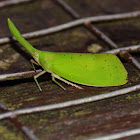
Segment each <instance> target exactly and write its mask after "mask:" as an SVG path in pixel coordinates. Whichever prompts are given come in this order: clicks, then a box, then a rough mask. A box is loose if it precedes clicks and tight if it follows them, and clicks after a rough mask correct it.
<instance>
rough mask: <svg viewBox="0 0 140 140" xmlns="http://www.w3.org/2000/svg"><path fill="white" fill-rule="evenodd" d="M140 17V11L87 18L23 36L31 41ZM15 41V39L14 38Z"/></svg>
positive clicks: (2, 42)
mask: <svg viewBox="0 0 140 140" xmlns="http://www.w3.org/2000/svg"><path fill="white" fill-rule="evenodd" d="M136 17H140V11H135V12H129V13H122V14H112V15H103V16H94V17H86V18H81V19H77V20H74V21H71V22H68V23H65V24H61V25H58V26H55V27H50V28H47V29H42V30H38V31H34V32H30V33H25V34H22V36H23V37H24V38H25V39H30V38H34V37H39V36H43V35H47V34H52V33H56V32H59V31H62V30H66V29H69V28H72V27H76V26H79V25H83V24H84V23H89V22H101V21H111V20H120V19H129V18H136ZM13 39H14V40H15V38H13ZM10 41H11V39H10V38H9V37H4V38H1V39H0V44H4V43H10Z"/></svg>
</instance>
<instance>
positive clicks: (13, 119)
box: [0, 101, 38, 140]
mask: <svg viewBox="0 0 140 140" xmlns="http://www.w3.org/2000/svg"><path fill="white" fill-rule="evenodd" d="M0 110H1V111H2V112H8V111H9V110H8V108H7V107H6V106H5V105H4V104H3V103H2V102H1V101H0ZM10 120H11V122H12V123H14V124H15V126H16V127H17V128H19V129H20V130H21V132H23V133H24V134H25V135H26V137H27V138H28V139H29V140H38V138H37V137H36V136H35V135H34V134H33V133H32V132H31V131H30V129H29V128H28V127H26V126H25V125H23V124H22V123H21V122H20V121H18V119H17V118H16V117H10Z"/></svg>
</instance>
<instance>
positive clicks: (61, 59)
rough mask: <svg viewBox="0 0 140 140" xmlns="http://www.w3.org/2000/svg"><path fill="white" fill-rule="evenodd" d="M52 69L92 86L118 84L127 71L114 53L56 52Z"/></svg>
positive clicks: (124, 78) (68, 77)
mask: <svg viewBox="0 0 140 140" xmlns="http://www.w3.org/2000/svg"><path fill="white" fill-rule="evenodd" d="M53 60H54V62H52V64H51V67H50V70H51V71H52V72H53V73H55V74H57V75H59V76H61V77H63V78H65V79H67V80H70V81H73V82H76V83H80V84H84V85H91V86H118V85H123V84H125V83H126V82H127V72H126V70H125V68H124V66H123V65H122V63H121V61H120V60H119V59H118V58H117V57H116V56H115V55H112V54H94V55H92V54H85V53H55V55H54V58H53Z"/></svg>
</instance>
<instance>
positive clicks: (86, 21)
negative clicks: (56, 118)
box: [0, 0, 140, 140]
mask: <svg viewBox="0 0 140 140" xmlns="http://www.w3.org/2000/svg"><path fill="white" fill-rule="evenodd" d="M28 1H30V0H28ZM9 2H10V3H9ZM9 2H8V1H4V2H1V3H0V7H4V6H7V5H11V4H15V3H16V4H18V2H19V3H20V2H27V1H25V0H22V1H14V0H12V1H9ZM53 2H54V4H57V5H59V6H60V7H61V8H62V9H63V10H64V12H66V13H68V14H69V15H70V16H71V17H72V18H74V19H75V20H74V21H71V22H68V23H65V24H62V25H58V26H54V27H50V28H47V29H42V30H39V31H35V32H30V33H26V34H23V37H25V38H26V39H29V38H34V37H40V36H44V35H47V34H54V33H56V32H61V31H63V30H67V29H70V28H72V27H75V28H77V26H79V25H83V26H84V27H85V29H87V30H89V31H90V32H91V33H93V34H94V35H96V36H98V37H99V38H100V39H101V40H103V41H104V42H105V43H106V44H107V45H108V46H109V47H110V48H111V49H113V50H110V51H106V52H108V53H113V54H119V56H120V57H122V58H123V59H125V60H126V61H128V62H129V63H131V64H132V65H133V66H134V67H135V68H136V69H137V70H138V71H140V64H139V62H138V61H137V60H136V59H135V58H134V57H133V56H132V55H130V53H134V52H139V51H140V45H133V46H128V47H123V48H119V47H118V45H117V44H116V43H115V42H113V41H112V40H111V39H110V38H109V37H107V36H106V35H105V34H104V33H103V32H102V31H100V30H99V29H98V28H97V27H95V26H94V24H93V23H95V22H96V23H97V22H102V21H112V20H121V19H127V18H136V17H140V11H135V12H130V13H122V14H114V15H105V16H94V17H88V18H81V16H80V15H79V14H78V13H77V12H76V11H75V10H74V9H73V8H72V7H70V5H68V4H67V3H66V2H65V1H63V0H54V1H53ZM7 3H8V4H7ZM13 40H14V38H13ZM10 42H11V39H10V38H9V37H5V38H1V39H0V43H1V44H5V43H10ZM40 71H41V70H38V71H36V72H34V71H26V72H19V73H12V74H10V73H9V74H2V75H0V80H10V79H19V78H25V77H31V76H33V75H35V74H37V73H38V72H40ZM139 90H140V84H139V82H136V84H135V85H132V86H131V85H130V86H128V87H124V88H122V89H117V90H115V91H111V92H107V93H103V94H99V95H98V94H97V93H96V94H97V95H94V96H89V97H84V98H79V99H75V100H68V101H64V102H63V101H62V102H59V103H55V104H49V105H43V106H42V105H41V106H36V107H30V108H29V107H28V108H25V109H16V110H13V111H10V110H9V109H8V108H7V107H6V106H5V104H3V103H2V102H0V110H1V112H2V113H1V114H0V120H1V121H2V120H3V119H6V118H9V119H10V120H11V121H12V122H13V123H14V125H15V126H16V127H17V128H18V129H19V131H21V132H23V133H24V135H26V138H28V139H31V140H36V139H39V138H37V136H36V135H35V134H34V133H32V132H31V130H30V129H29V128H28V127H26V126H25V125H24V124H23V123H22V122H20V121H19V119H18V118H17V117H18V116H19V115H25V114H30V113H36V112H42V111H49V110H55V109H61V108H65V107H70V106H75V105H80V104H85V103H89V102H97V101H100V100H106V99H108V98H112V97H115V96H119V95H124V94H127V93H131V92H135V91H139ZM35 115H36V114H35ZM137 134H140V128H133V129H129V130H125V131H120V132H119V133H113V134H108V135H105V136H101V137H97V138H94V139H102V140H104V139H117V138H124V137H127V136H132V135H137ZM86 139H87V138H86Z"/></svg>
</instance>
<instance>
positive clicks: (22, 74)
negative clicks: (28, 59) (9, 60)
mask: <svg viewBox="0 0 140 140" xmlns="http://www.w3.org/2000/svg"><path fill="white" fill-rule="evenodd" d="M41 71H42V70H41V69H39V70H36V72H35V71H26V72H18V73H11V74H2V75H0V81H3V80H11V79H19V78H25V77H32V76H34V75H36V74H38V73H40V72H41Z"/></svg>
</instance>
